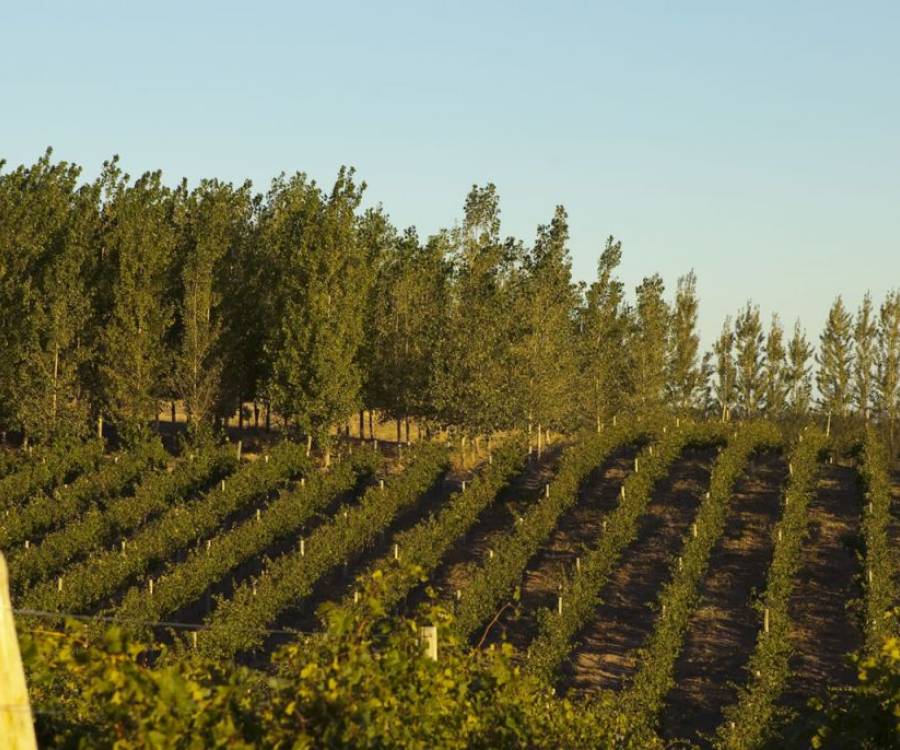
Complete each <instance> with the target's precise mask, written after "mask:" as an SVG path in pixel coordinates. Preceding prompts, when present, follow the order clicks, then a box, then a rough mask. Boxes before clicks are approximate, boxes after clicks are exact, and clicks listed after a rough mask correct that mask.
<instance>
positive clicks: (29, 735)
mask: <svg viewBox="0 0 900 750" xmlns="http://www.w3.org/2000/svg"><path fill="white" fill-rule="evenodd" d="M0 737H6V742H5V747H7V748H10V750H37V741H36V740H35V736H34V722H33V720H32V718H31V707H30V706H29V704H28V688H27V687H26V686H25V671H24V670H23V668H22V657H21V655H20V654H19V639H18V636H17V635H16V625H15V622H14V621H13V612H12V602H11V601H10V599H9V576H8V573H7V569H6V558H4V557H3V553H0Z"/></svg>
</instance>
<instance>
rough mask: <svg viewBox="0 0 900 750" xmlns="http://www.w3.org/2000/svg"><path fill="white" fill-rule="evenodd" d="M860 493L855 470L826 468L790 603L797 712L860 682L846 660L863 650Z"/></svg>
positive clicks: (790, 697)
mask: <svg viewBox="0 0 900 750" xmlns="http://www.w3.org/2000/svg"><path fill="white" fill-rule="evenodd" d="M860 493H861V489H860V486H859V482H858V478H857V474H856V471H855V469H853V468H851V467H849V466H838V465H834V466H824V467H823V469H822V475H821V479H820V480H819V483H818V487H817V491H816V496H815V498H814V499H813V500H812V502H811V503H810V506H809V518H810V521H809V527H808V531H809V535H808V538H807V540H806V542H805V543H804V545H803V567H802V568H801V570H800V574H799V576H798V578H797V586H796V587H795V589H794V595H793V597H792V598H791V603H790V610H791V619H792V620H793V622H794V623H795V630H794V634H793V637H794V642H795V647H796V652H795V654H794V658H793V659H792V660H791V670H792V677H791V680H790V682H789V684H788V689H787V691H786V695H785V703H786V704H787V705H788V706H791V707H793V708H802V707H803V706H804V705H805V703H806V701H807V700H808V699H809V698H810V697H812V696H815V695H821V694H822V693H824V692H825V690H826V688H828V687H829V686H834V687H838V686H841V685H850V684H852V683H853V682H854V680H855V674H856V673H855V670H854V669H853V667H852V665H851V664H850V663H849V661H848V660H847V658H846V656H847V654H848V653H850V652H851V651H853V650H855V649H857V648H859V647H860V646H861V645H862V632H861V630H860V627H859V622H858V615H857V613H856V612H854V611H853V609H852V607H853V605H852V602H854V601H855V602H859V601H860V598H861V596H862V588H861V568H860V561H859V558H858V553H859V552H860V551H861V549H862V548H861V540H860V521H861V512H862V497H861V494H860Z"/></svg>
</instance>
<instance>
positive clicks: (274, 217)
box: [260, 169, 371, 448]
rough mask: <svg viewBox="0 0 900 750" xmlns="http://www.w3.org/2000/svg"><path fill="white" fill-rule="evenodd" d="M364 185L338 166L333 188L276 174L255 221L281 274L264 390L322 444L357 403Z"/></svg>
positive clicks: (364, 273) (365, 276)
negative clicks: (359, 229) (277, 177)
mask: <svg viewBox="0 0 900 750" xmlns="http://www.w3.org/2000/svg"><path fill="white" fill-rule="evenodd" d="M364 188H365V185H362V186H359V185H357V184H356V183H355V182H354V173H353V170H352V169H341V171H340V172H339V173H338V176H337V180H336V181H335V184H334V187H333V188H332V190H331V193H329V194H327V195H326V194H324V193H323V192H322V191H321V190H320V189H319V188H318V187H317V186H316V185H315V183H310V182H307V180H306V176H305V175H296V176H295V177H293V178H292V179H291V180H289V181H284V180H278V181H276V182H275V183H274V184H273V186H272V189H271V191H270V193H269V203H268V205H267V206H266V211H265V212H264V213H263V215H262V217H261V219H260V222H261V238H262V241H263V242H264V243H265V244H267V245H269V247H270V252H271V257H272V260H273V261H274V262H275V264H276V265H277V268H278V273H279V274H280V284H279V288H278V297H277V304H276V305H275V307H274V308H273V309H274V312H275V315H276V319H275V320H274V321H273V336H272V338H271V339H270V340H269V346H270V354H271V357H272V373H271V384H270V390H271V393H272V399H273V405H274V406H275V408H276V409H278V411H279V412H280V413H281V414H282V415H283V416H284V417H286V418H287V419H289V420H292V421H293V422H294V423H295V425H296V426H297V427H298V428H299V429H300V430H302V431H303V432H304V433H305V434H307V435H310V436H312V437H314V438H315V440H316V441H317V442H318V443H319V444H321V445H323V446H325V447H326V448H327V447H328V445H329V444H330V437H329V430H330V428H331V427H332V426H333V425H335V424H337V423H338V422H342V421H344V420H346V419H347V418H348V417H349V416H350V414H351V413H353V412H354V411H355V410H356V409H357V408H358V407H359V405H360V389H361V387H362V375H361V372H360V369H359V365H358V362H357V352H358V350H359V347H360V344H361V341H362V335H363V311H364V307H365V303H366V301H367V299H368V293H367V290H368V284H369V283H371V275H370V274H369V272H368V269H367V268H366V261H367V257H366V253H365V249H364V247H363V246H362V244H361V243H360V242H359V240H358V238H357V233H356V223H357V219H356V216H355V211H356V209H357V207H358V206H359V203H360V201H361V199H362V191H363V189H364Z"/></svg>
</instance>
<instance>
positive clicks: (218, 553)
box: [116, 449, 380, 636]
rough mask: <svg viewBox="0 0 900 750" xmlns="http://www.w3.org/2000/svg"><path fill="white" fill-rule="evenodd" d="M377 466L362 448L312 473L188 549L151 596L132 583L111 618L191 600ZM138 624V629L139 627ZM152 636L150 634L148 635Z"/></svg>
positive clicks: (148, 618)
mask: <svg viewBox="0 0 900 750" xmlns="http://www.w3.org/2000/svg"><path fill="white" fill-rule="evenodd" d="M379 465H380V461H379V458H378V456H377V454H376V453H375V452H374V451H372V450H371V449H364V450H361V451H357V452H356V453H354V454H353V457H352V460H350V461H343V462H341V463H339V464H337V465H336V466H333V467H332V468H331V471H329V472H328V473H327V474H322V473H318V472H311V473H310V475H309V477H308V479H307V480H306V481H305V482H304V485H303V486H302V487H296V486H295V487H294V488H293V490H292V491H288V492H284V493H281V494H280V495H279V496H278V497H276V498H275V499H274V500H273V501H272V502H271V503H270V504H269V505H268V506H267V507H266V508H265V509H261V510H260V513H259V515H258V517H257V516H251V517H250V518H248V519H247V520H245V521H244V522H243V523H241V524H240V525H238V526H237V527H235V528H234V529H231V530H229V531H223V532H221V533H219V534H217V535H215V536H213V537H211V538H209V539H207V544H206V546H205V547H203V546H200V547H198V548H195V549H193V550H191V551H190V552H189V553H188V555H187V559H186V560H184V561H183V562H180V561H175V562H173V563H172V564H171V565H169V566H168V567H167V568H166V569H165V570H163V571H162V572H161V573H160V575H159V577H158V578H156V579H155V581H154V588H153V594H152V595H151V594H150V593H149V592H148V590H147V587H146V586H135V587H132V588H131V589H129V591H128V592H127V593H126V594H125V595H124V597H123V598H122V602H121V604H120V605H119V606H118V608H117V610H116V616H117V617H118V618H119V619H121V620H124V621H128V620H131V621H135V622H138V623H141V622H143V623H146V622H155V621H158V620H160V619H163V618H164V617H165V616H166V615H168V614H169V613H171V612H174V611H176V610H177V609H178V608H179V607H183V606H185V605H187V604H190V603H191V602H194V601H197V600H198V599H199V598H200V596H201V595H202V594H203V592H204V591H206V590H207V589H208V588H209V587H210V586H212V585H213V584H215V583H216V582H218V581H221V580H223V579H224V578H225V577H226V576H227V575H228V574H229V573H230V572H232V571H233V570H235V569H236V568H237V567H238V566H239V565H240V564H241V563H243V562H245V561H247V560H251V559H253V558H254V557H256V556H258V555H261V554H262V553H263V552H265V550H266V549H267V548H268V547H269V546H270V545H271V544H273V543H275V542H277V541H279V540H280V539H284V538H289V537H290V536H292V535H293V534H294V533H296V532H297V530H298V529H301V528H302V527H303V526H304V524H306V523H308V522H309V520H310V519H311V518H313V517H314V515H315V514H316V513H320V512H322V511H324V510H325V509H326V508H327V507H328V505H329V504H330V503H331V502H332V501H333V500H334V499H335V497H336V496H337V495H338V494H339V493H342V492H346V491H347V490H350V489H351V488H352V487H353V485H354V484H355V483H357V482H359V481H360V479H361V478H363V479H364V478H366V477H368V476H370V475H371V474H372V473H374V472H375V470H376V469H377V468H378V466H379ZM137 627H140V626H139V625H138V626H137ZM149 635H150V636H152V633H150V634H149Z"/></svg>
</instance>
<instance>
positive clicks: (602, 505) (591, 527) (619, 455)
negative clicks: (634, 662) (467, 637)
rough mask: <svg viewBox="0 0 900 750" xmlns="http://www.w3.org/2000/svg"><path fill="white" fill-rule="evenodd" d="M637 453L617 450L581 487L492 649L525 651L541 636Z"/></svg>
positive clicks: (495, 633)
mask: <svg viewBox="0 0 900 750" xmlns="http://www.w3.org/2000/svg"><path fill="white" fill-rule="evenodd" d="M637 453H638V447H637V446H636V445H628V446H623V447H621V448H618V449H617V450H615V451H614V452H613V453H612V454H611V455H610V456H609V457H608V458H607V459H606V461H604V462H603V463H602V464H601V465H600V466H599V467H597V468H596V469H594V471H592V472H591V473H590V474H589V475H588V477H587V478H586V479H585V481H584V482H582V484H581V487H580V488H579V491H578V499H577V502H576V503H575V504H574V505H573V506H572V507H570V508H569V509H568V510H567V511H566V512H565V513H563V514H562V516H561V517H560V519H559V523H558V524H557V526H556V529H555V530H554V531H553V533H552V535H551V536H550V538H549V539H548V540H547V541H546V542H545V543H544V544H543V545H541V548H540V550H539V551H538V553H537V555H535V556H534V557H532V559H531V560H530V561H529V564H528V567H527V569H526V571H525V575H524V577H523V579H522V583H521V600H520V602H519V605H518V607H515V608H510V609H508V610H507V611H506V612H504V614H503V615H502V616H501V618H500V619H499V621H498V622H497V624H496V626H494V628H493V629H492V630H491V632H490V634H489V638H488V640H487V641H486V642H487V643H497V642H499V641H501V640H503V639H505V640H507V641H509V642H510V643H512V644H513V645H514V646H516V648H518V649H520V650H524V649H526V648H527V647H528V644H529V643H530V642H531V641H532V639H533V638H534V636H535V635H537V628H538V622H537V613H538V611H539V609H540V608H541V607H549V608H552V607H555V606H556V597H557V592H558V589H559V584H560V583H561V582H562V581H563V580H564V578H565V576H567V575H568V574H569V573H568V572H569V571H570V570H571V569H572V567H573V566H574V565H575V558H576V557H577V556H578V555H580V554H582V553H583V552H584V550H585V549H587V548H589V547H590V546H592V545H593V543H594V541H595V540H596V539H597V537H598V536H599V535H600V533H601V532H602V528H603V520H604V519H605V518H606V517H607V516H608V515H609V513H610V511H612V510H613V509H614V508H615V507H616V505H617V503H618V498H619V488H620V487H621V486H622V482H624V481H625V477H627V476H628V474H629V473H630V472H631V470H632V469H633V466H634V457H635V456H636V455H637ZM551 492H552V484H551Z"/></svg>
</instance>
